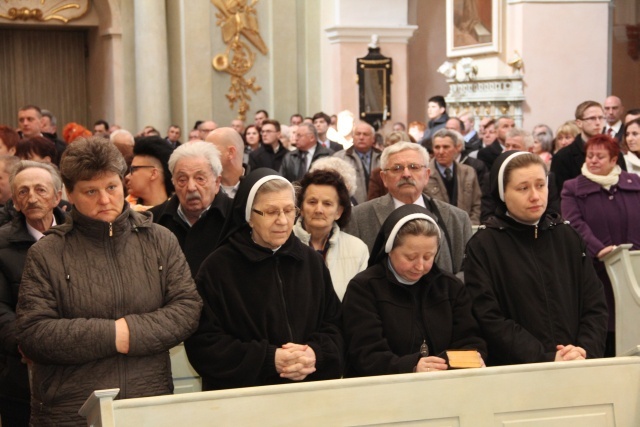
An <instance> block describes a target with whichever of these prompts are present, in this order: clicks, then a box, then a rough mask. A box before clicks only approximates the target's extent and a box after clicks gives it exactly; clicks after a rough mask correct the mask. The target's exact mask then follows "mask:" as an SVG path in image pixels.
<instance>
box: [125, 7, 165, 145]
mask: <svg viewBox="0 0 640 427" xmlns="http://www.w3.org/2000/svg"><path fill="white" fill-rule="evenodd" d="M134 19H135V26H134V28H135V55H136V112H137V127H136V129H135V131H139V130H140V129H142V127H144V126H147V125H151V126H154V127H155V128H156V129H158V130H159V131H160V132H161V133H163V134H164V132H165V131H166V129H167V128H168V126H169V120H170V117H169V105H170V102H171V99H170V98H169V71H168V70H169V59H168V53H167V25H166V9H165V2H164V1H155V0H136V2H135V3H134Z"/></svg>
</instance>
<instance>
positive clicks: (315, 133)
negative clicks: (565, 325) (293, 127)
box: [298, 122, 318, 141]
mask: <svg viewBox="0 0 640 427" xmlns="http://www.w3.org/2000/svg"><path fill="white" fill-rule="evenodd" d="M301 127H306V128H307V129H309V132H311V133H312V134H313V137H314V138H315V140H316V141H318V129H316V127H315V126H314V125H313V124H311V123H305V122H302V123H300V124H299V125H298V129H299V128H301Z"/></svg>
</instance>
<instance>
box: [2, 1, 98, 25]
mask: <svg viewBox="0 0 640 427" xmlns="http://www.w3.org/2000/svg"><path fill="white" fill-rule="evenodd" d="M16 3H20V6H21V7H19V8H18V7H15V6H12V5H15V4H16ZM88 9H89V0H71V1H59V0H58V1H49V2H47V1H46V0H24V1H20V2H17V1H15V0H14V1H10V0H5V1H4V3H0V18H4V19H8V20H9V21H16V20H21V21H29V20H32V21H39V22H46V21H51V20H57V21H61V22H63V23H65V24H66V23H67V22H69V21H72V20H74V19H78V18H81V17H82V16H84V14H85V13H87V11H88Z"/></svg>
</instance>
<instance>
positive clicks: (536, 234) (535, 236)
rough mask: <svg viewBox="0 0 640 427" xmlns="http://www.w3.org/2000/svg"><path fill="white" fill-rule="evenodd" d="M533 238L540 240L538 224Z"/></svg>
mask: <svg viewBox="0 0 640 427" xmlns="http://www.w3.org/2000/svg"><path fill="white" fill-rule="evenodd" d="M533 238H534V239H537V238H538V224H536V228H535V231H534V232H533Z"/></svg>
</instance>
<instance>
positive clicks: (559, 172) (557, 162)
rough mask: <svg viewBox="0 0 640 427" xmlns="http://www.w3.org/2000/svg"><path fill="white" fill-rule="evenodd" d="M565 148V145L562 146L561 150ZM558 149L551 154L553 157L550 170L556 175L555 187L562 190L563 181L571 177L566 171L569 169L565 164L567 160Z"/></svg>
mask: <svg viewBox="0 0 640 427" xmlns="http://www.w3.org/2000/svg"><path fill="white" fill-rule="evenodd" d="M566 148H567V147H565V148H563V149H562V150H565V149H566ZM562 150H560V151H562ZM560 151H559V152H558V153H557V154H556V155H555V156H553V159H551V168H550V171H551V172H552V173H553V174H554V175H555V177H556V188H559V189H561V190H562V187H563V186H564V182H565V181H567V180H568V179H570V178H571V177H570V176H569V175H568V173H567V171H568V170H569V167H568V165H567V164H566V163H567V162H566V161H565V156H564V155H563V154H564V153H563V154H560Z"/></svg>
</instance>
